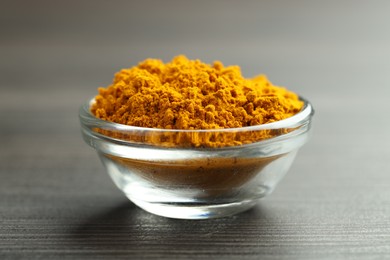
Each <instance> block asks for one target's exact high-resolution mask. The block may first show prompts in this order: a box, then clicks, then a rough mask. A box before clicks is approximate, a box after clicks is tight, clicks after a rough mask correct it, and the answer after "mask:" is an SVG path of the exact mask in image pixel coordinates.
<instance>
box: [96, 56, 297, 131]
mask: <svg viewBox="0 0 390 260" xmlns="http://www.w3.org/2000/svg"><path fill="white" fill-rule="evenodd" d="M302 106H303V102H302V101H300V100H299V98H298V96H297V95H296V94H295V93H293V92H291V91H288V90H287V89H285V88H283V87H278V86H274V85H272V83H271V82H270V81H269V80H268V79H267V78H266V76H264V75H260V76H257V77H255V78H252V79H246V78H244V77H243V76H242V75H241V71H240V68H239V67H238V66H228V67H225V66H224V65H223V64H222V63H221V62H219V61H216V62H214V64H213V65H212V66H211V65H208V64H205V63H203V62H201V61H200V60H189V59H188V58H187V57H185V56H177V57H175V58H174V59H173V60H172V61H171V62H168V63H166V64H164V63H163V62H162V61H161V60H156V59H147V60H145V61H143V62H141V63H139V64H138V66H135V67H132V68H130V69H123V70H121V71H120V72H118V73H117V74H116V75H115V78H114V80H113V83H112V84H111V85H110V86H108V87H107V88H99V95H97V96H96V97H95V103H94V104H93V105H92V107H91V112H92V113H93V114H94V115H95V116H96V117H98V118H100V119H103V120H107V121H111V122H115V123H119V124H125V125H131V126H140V127H149V128H162V129H188V130H194V129H221V128H233V127H245V126H253V125H260V124H266V123H271V122H275V121H279V120H282V119H285V118H288V117H291V116H293V115H295V114H296V113H297V112H299V111H300V110H301V109H302Z"/></svg>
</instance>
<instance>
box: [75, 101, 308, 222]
mask: <svg viewBox="0 0 390 260" xmlns="http://www.w3.org/2000/svg"><path fill="white" fill-rule="evenodd" d="M301 100H302V101H304V107H303V108H302V110H301V111H300V112H299V113H298V114H296V115H294V116H292V117H290V118H287V119H284V120H281V121H277V122H273V123H269V124H263V125H257V126H249V127H242V128H229V129H213V130H172V129H156V128H143V127H134V126H127V125H122V124H117V123H112V122H108V121H104V120H101V119H98V118H96V117H95V116H94V115H93V114H92V113H91V112H90V106H91V104H92V103H93V102H94V99H92V100H91V101H90V102H88V103H86V104H85V105H84V106H82V107H81V108H80V113H79V116H80V122H81V128H82V135H83V138H84V140H85V142H86V143H87V144H89V145H90V146H91V147H93V148H94V149H95V150H96V151H97V153H98V155H99V157H100V159H101V161H102V162H103V165H104V166H105V168H106V170H107V172H108V174H109V175H110V176H111V178H112V180H113V181H114V183H115V184H116V186H118V188H119V189H120V190H122V191H123V192H124V193H125V194H126V196H127V197H128V198H129V199H130V200H131V201H132V202H133V203H135V204H136V205H138V206H139V207H141V208H142V209H144V210H146V211H148V212H151V213H154V214H157V215H160V216H165V217H170V218H179V219H207V218H215V217H224V216H228V215H233V214H236V213H239V212H242V211H244V210H247V209H249V208H251V207H253V206H254V205H255V204H256V203H257V202H258V200H259V199H260V198H262V197H264V196H266V195H268V194H270V193H271V192H272V191H273V190H274V189H275V187H276V185H277V184H278V182H279V181H280V180H281V179H282V178H283V176H284V175H285V174H286V172H287V171H288V169H289V168H290V166H291V164H292V162H293V160H294V158H295V155H296V153H297V151H298V149H299V148H300V147H301V146H302V145H304V144H305V143H306V142H307V140H308V137H309V132H310V125H311V118H312V115H313V113H314V110H313V108H312V106H311V104H310V103H309V102H308V101H307V100H305V99H303V98H301Z"/></svg>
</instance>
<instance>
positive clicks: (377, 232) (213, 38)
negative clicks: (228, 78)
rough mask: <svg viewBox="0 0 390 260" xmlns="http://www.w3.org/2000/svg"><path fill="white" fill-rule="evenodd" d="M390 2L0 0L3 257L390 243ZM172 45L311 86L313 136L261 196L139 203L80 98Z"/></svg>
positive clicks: (330, 252) (248, 253)
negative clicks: (238, 201)
mask: <svg viewBox="0 0 390 260" xmlns="http://www.w3.org/2000/svg"><path fill="white" fill-rule="evenodd" d="M389 14H390V2H389V1H352V0H351V1H287V0H286V1H0V257H2V258H3V259H4V258H10V259H11V258H17V257H22V258H29V259H30V258H58V257H62V258H64V257H68V258H112V257H114V256H115V257H124V258H126V257H127V258H129V257H133V258H142V257H144V258H160V259H161V258H209V257H214V258H216V257H219V258H223V259H227V258H239V259H259V258H261V257H263V258H270V259H280V258H286V259H291V258H299V259H305V258H306V259H313V258H315V259H317V258H331V259H336V258H351V259H358V258H360V259H370V258H386V257H390V162H389V161H390V152H389V146H390V137H389V133H390V123H389V122H390V121H389V113H390V104H389V103H390V73H389V71H390V47H389V46H390V15H389ZM178 54H185V55H187V56H188V57H189V58H191V59H201V60H202V61H205V62H208V63H211V62H213V61H214V60H221V61H222V62H223V63H224V64H225V65H240V66H241V68H242V72H243V74H244V75H245V76H247V77H252V76H255V75H257V74H260V73H264V74H266V75H267V76H268V77H269V78H270V79H271V81H272V82H273V83H274V84H276V85H282V86H286V87H288V88H289V89H291V90H293V91H295V92H297V93H299V94H301V95H302V96H304V97H306V98H307V99H309V100H310V101H311V102H312V104H313V106H314V108H315V110H316V114H315V116H314V128H313V136H312V139H311V141H310V142H309V143H308V144H307V145H306V146H305V147H303V148H302V150H301V151H300V153H299V154H298V157H297V159H296V161H295V163H294V165H293V167H292V168H291V170H290V172H289V173H288V174H287V176H286V177H285V179H284V180H283V181H282V183H281V184H280V185H279V186H278V187H277V189H276V191H275V192H274V193H273V194H272V195H270V196H269V197H267V198H265V199H264V200H262V201H261V202H260V203H259V204H258V206H256V207H255V208H254V209H253V210H250V211H248V212H245V213H243V214H240V215H237V216H233V217H230V218H223V219H215V220H207V221H183V220H172V219H165V218H161V217H157V216H153V215H150V214H148V213H146V212H144V211H142V210H140V209H138V208H136V207H135V206H134V205H133V204H131V203H130V202H129V201H128V200H127V199H126V198H125V196H124V195H122V194H121V193H120V191H119V190H118V189H116V188H115V187H114V185H113V183H112V182H111V180H110V179H109V177H108V176H107V175H106V173H105V171H104V169H103V167H102V165H101V164H100V162H99V160H98V158H97V156H96V153H95V152H94V151H93V150H92V149H91V148H90V147H88V146H87V145H86V144H85V143H83V141H82V139H81V134H80V130H79V122H78V108H79V106H80V105H81V104H83V103H84V102H86V101H87V100H88V99H89V98H91V97H92V96H94V95H95V94H96V89H97V87H99V86H106V85H108V84H109V83H110V82H111V79H112V77H113V75H114V73H115V72H116V71H118V70H119V69H121V68H125V67H131V66H134V65H136V64H137V63H138V62H140V61H141V60H143V59H145V58H149V57H151V58H160V59H163V60H164V61H166V62H167V61H169V60H171V59H172V58H173V57H174V56H176V55H178Z"/></svg>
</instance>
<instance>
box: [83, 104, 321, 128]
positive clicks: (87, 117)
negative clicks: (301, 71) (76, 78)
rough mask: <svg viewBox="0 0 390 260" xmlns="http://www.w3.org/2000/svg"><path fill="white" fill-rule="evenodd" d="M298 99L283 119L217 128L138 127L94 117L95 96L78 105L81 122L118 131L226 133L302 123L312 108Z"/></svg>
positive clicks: (288, 126) (308, 118)
mask: <svg viewBox="0 0 390 260" xmlns="http://www.w3.org/2000/svg"><path fill="white" fill-rule="evenodd" d="M299 99H300V100H301V101H303V102H304V105H303V107H302V109H301V111H299V112H298V113H297V114H295V115H293V116H291V117H288V118H285V119H283V120H279V121H275V122H272V123H266V124H261V125H253V126H244V127H235V128H217V129H163V128H148V127H139V126H130V125H124V124H119V123H114V122H111V121H106V120H103V119H100V118H97V117H95V116H94V115H93V114H92V113H91V111H90V107H91V105H92V104H93V102H95V98H92V99H90V101H89V102H87V103H85V104H84V105H82V106H81V107H80V110H79V117H80V120H81V122H82V123H86V122H88V123H89V124H92V125H94V126H99V127H104V128H110V129H116V130H120V131H126V132H127V131H142V132H153V133H159V132H160V133H168V132H170V133H201V132H213V133H227V132H242V131H259V130H272V129H280V128H293V127H296V126H299V125H302V124H304V123H305V122H306V121H308V120H310V118H311V117H312V116H313V115H314V109H313V107H312V105H311V103H310V102H309V101H308V100H307V99H305V98H303V97H302V96H299Z"/></svg>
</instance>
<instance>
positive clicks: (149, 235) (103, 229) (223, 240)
mask: <svg viewBox="0 0 390 260" xmlns="http://www.w3.org/2000/svg"><path fill="white" fill-rule="evenodd" d="M273 217H274V213H273V212H272V208H270V207H267V206H266V205H262V204H261V203H259V204H258V205H257V206H255V207H254V208H252V209H250V210H248V211H246V212H243V213H241V214H238V215H235V216H231V217H225V218H217V219H209V220H179V219H169V218H164V217H159V216H156V215H152V214H150V213H148V212H145V211H143V210H141V209H139V208H138V207H136V206H135V205H134V204H132V203H130V202H128V201H126V202H125V203H124V202H121V203H118V204H117V205H115V206H114V207H112V208H110V209H108V210H103V211H101V212H97V213H94V214H93V215H90V216H87V217H85V218H84V219H80V220H79V222H78V223H76V224H75V225H74V228H73V229H72V230H71V232H70V234H69V240H68V241H71V243H72V247H73V248H74V249H77V250H78V252H80V253H94V254H100V255H101V254H103V255H104V254H109V255H110V256H128V255H131V256H132V257H137V256H138V257H157V258H164V257H166V258H172V257H174V258H180V257H191V258H194V257H200V258H203V257H211V256H217V255H218V256H219V257H220V256H234V255H235V256H242V255H258V254H260V253H266V252H268V253H270V254H271V253H272V252H271V251H272V248H275V246H276V245H274V244H275V243H276V242H275V239H270V238H272V237H273V236H276V235H278V234H276V233H277V231H278V230H279V229H278V227H277V222H275V221H272V219H273ZM279 235H280V234H279ZM278 246H279V249H280V245H278ZM270 250H271V251H270Z"/></svg>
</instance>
